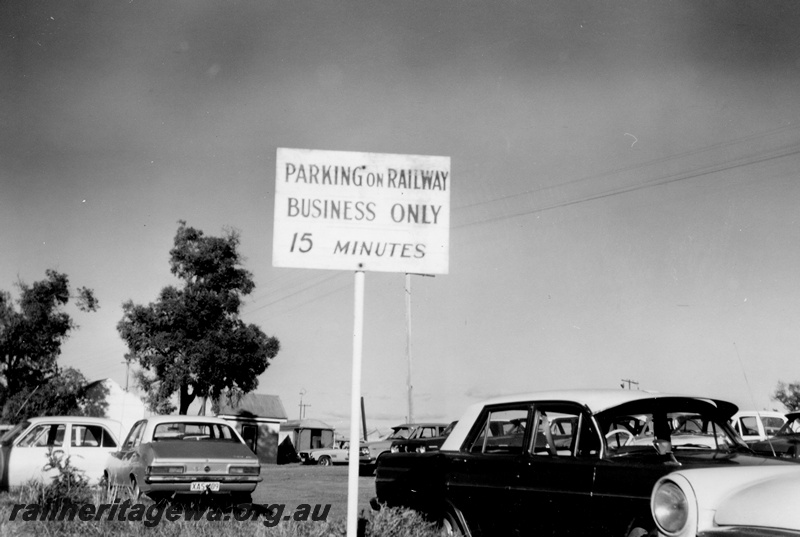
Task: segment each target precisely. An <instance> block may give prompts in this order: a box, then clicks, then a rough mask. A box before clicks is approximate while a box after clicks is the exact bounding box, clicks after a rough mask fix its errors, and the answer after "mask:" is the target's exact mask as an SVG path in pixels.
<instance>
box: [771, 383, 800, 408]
mask: <svg viewBox="0 0 800 537" xmlns="http://www.w3.org/2000/svg"><path fill="white" fill-rule="evenodd" d="M772 398H773V399H775V400H776V401H780V402H781V403H783V406H785V407H786V409H787V410H788V411H789V412H794V411H795V410H800V382H790V383H789V384H786V383H784V382H778V387H777V388H775V393H774V394H772Z"/></svg>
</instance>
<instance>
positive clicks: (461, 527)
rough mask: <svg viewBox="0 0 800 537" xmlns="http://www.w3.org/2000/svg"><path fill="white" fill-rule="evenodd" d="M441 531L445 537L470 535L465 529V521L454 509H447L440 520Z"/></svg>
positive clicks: (466, 536) (465, 536)
mask: <svg viewBox="0 0 800 537" xmlns="http://www.w3.org/2000/svg"><path fill="white" fill-rule="evenodd" d="M441 526H442V531H443V533H444V534H445V535H452V536H454V537H468V536H469V535H471V533H470V532H469V530H468V529H466V521H465V520H464V517H463V516H459V514H458V513H457V512H456V511H455V509H454V508H451V509H448V510H447V511H446V512H445V513H444V516H442V520H441Z"/></svg>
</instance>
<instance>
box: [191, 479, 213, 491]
mask: <svg viewBox="0 0 800 537" xmlns="http://www.w3.org/2000/svg"><path fill="white" fill-rule="evenodd" d="M189 490H191V491H192V492H203V491H205V490H210V491H211V492H219V483H217V482H216V481H195V482H194V483H191V484H190V485H189Z"/></svg>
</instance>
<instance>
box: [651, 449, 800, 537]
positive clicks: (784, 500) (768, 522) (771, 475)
mask: <svg viewBox="0 0 800 537" xmlns="http://www.w3.org/2000/svg"><path fill="white" fill-rule="evenodd" d="M798 505H800V465H792V467H790V468H786V467H785V466H750V467H727V468H696V469H690V470H683V469H678V470H676V471H675V472H672V473H670V474H668V475H666V476H664V477H662V478H661V479H659V480H658V482H657V483H656V485H655V486H654V487H653V492H652V495H651V499H650V509H651V513H652V515H653V520H655V522H656V525H657V527H658V532H659V533H658V534H659V535H660V536H662V537H695V536H698V535H702V536H705V537H713V536H720V537H722V536H733V535H741V536H745V535H749V536H753V537H755V536H764V537H766V536H768V535H769V536H773V537H780V536H789V535H800V509H798V508H797V506H798Z"/></svg>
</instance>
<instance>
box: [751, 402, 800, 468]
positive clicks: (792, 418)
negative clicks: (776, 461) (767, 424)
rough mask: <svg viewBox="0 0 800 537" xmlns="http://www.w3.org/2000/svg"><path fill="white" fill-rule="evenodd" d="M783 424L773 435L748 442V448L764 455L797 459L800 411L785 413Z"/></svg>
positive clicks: (798, 452) (799, 451) (799, 437)
mask: <svg viewBox="0 0 800 537" xmlns="http://www.w3.org/2000/svg"><path fill="white" fill-rule="evenodd" d="M786 420H787V421H786V423H784V424H783V427H781V428H780V429H779V430H778V432H777V433H775V436H773V437H771V438H767V439H766V440H762V441H760V442H750V443H749V445H750V449H752V450H753V451H755V452H756V453H758V454H759V455H764V456H766V457H785V458H790V459H797V457H798V456H799V455H800V447H799V446H798V444H800V412H789V413H788V414H786Z"/></svg>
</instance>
